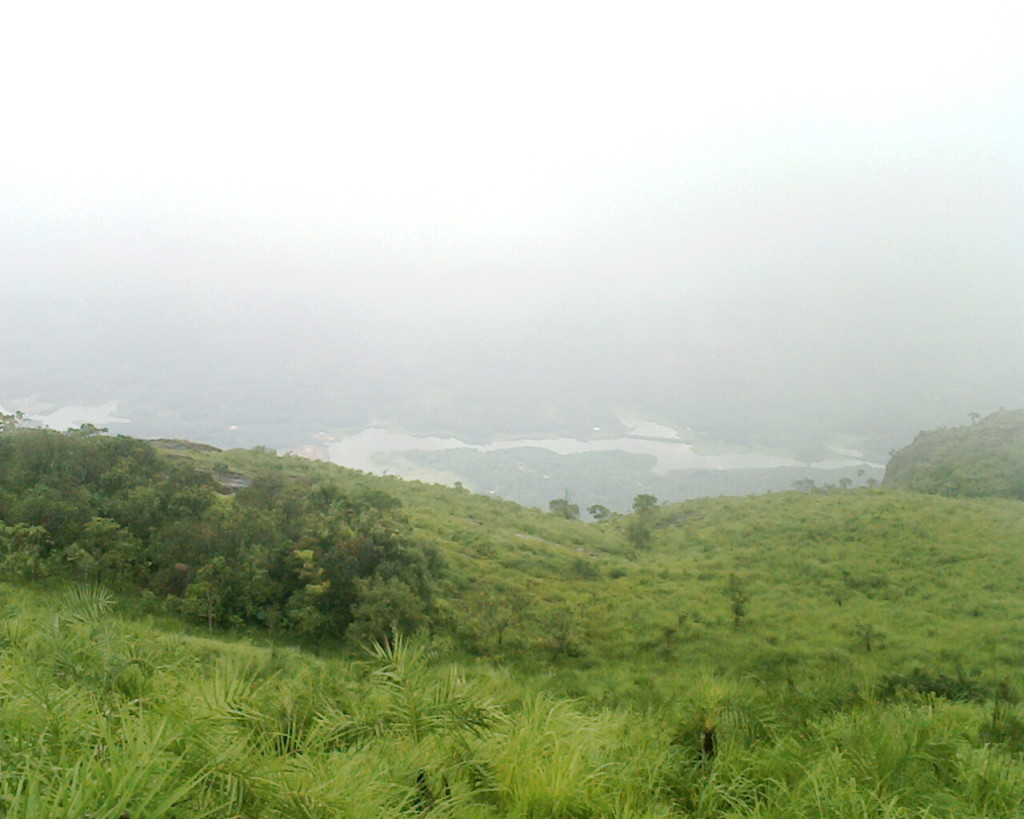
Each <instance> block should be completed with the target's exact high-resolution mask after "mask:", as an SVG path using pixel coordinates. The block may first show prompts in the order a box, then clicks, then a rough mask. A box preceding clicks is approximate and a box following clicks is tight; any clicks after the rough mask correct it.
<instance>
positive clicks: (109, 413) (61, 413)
mask: <svg viewBox="0 0 1024 819" xmlns="http://www.w3.org/2000/svg"><path fill="white" fill-rule="evenodd" d="M0 411H6V410H4V409H3V407H0ZM116 412H117V401H107V403H105V404H93V405H91V406H75V407H61V408H60V409H59V410H54V411H53V412H49V413H45V414H41V413H38V412H29V413H26V415H25V420H26V421H29V422H31V424H36V425H39V426H44V427H49V428H50V429H55V430H57V431H58V432H63V431H64V430H66V429H77V428H78V427H80V426H82V424H92V425H93V426H97V427H106V426H110V425H111V424H127V423H129V419H128V418H118V417H117V416H116V415H115V413H116Z"/></svg>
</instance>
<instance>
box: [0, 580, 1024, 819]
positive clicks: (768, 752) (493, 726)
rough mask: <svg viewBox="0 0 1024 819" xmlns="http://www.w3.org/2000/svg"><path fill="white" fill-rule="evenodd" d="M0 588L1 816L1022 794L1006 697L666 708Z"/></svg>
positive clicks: (830, 808)
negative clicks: (327, 653)
mask: <svg viewBox="0 0 1024 819" xmlns="http://www.w3.org/2000/svg"><path fill="white" fill-rule="evenodd" d="M0 591H2V592H3V595H4V605H3V607H2V610H0V611H2V617H0V736H2V739H3V741H2V742H0V816H4V817H7V818H8V819H37V817H47V819H79V818H80V817H85V816H96V817H99V816H104V817H106V816H110V817H115V816H133V817H134V816H138V817H158V816H168V817H171V816H173V817H180V819H191V818H192V817H218V818H220V819H241V817H250V818H254V817H281V818H282V819H283V818H284V817H287V818H288V819H292V817H323V818H324V819H327V818H328V817H367V819H369V817H374V818H375V819H385V817H387V819H394V818H395V817H416V816H427V817H450V818H452V819H454V818H456V817H495V818H497V817H519V818H520V819H527V817H530V818H535V817H552V818H554V817H620V818H621V819H627V818H628V817H697V818H699V819H713V818H715V819H717V818H718V817H740V816H743V817H764V819H768V818H769V817H775V818H777V817H783V816H786V817H789V816H807V817H829V819H855V817H856V818H857V819H860V818H861V817H880V818H881V819H908V818H909V817H919V818H920V819H937V817H945V818H947V819H954V818H955V819H963V817H991V818H992V819H995V818H996V817H1007V819H1009V817H1016V816H1020V815H1021V811H1022V810H1024V763H1022V761H1021V758H1020V755H1019V751H1020V748H1021V739H1022V736H1024V732H1022V728H1021V726H1022V724H1024V723H1022V716H1024V714H1022V712H1021V709H1020V707H1019V706H1016V705H1014V704H1012V703H1009V702H1007V701H1006V700H1005V699H1003V700H992V701H977V702H973V701H967V702H958V701H954V700H953V699H949V698H945V697H935V696H921V695H918V694H914V693H903V694H892V693H890V694H889V695H886V696H884V697H882V698H879V697H878V695H877V694H875V693H873V692H871V691H869V690H868V689H866V688H865V689H862V690H861V691H860V692H859V693H858V692H855V691H852V692H851V694H850V696H849V697H848V698H847V699H846V700H845V701H844V702H843V703H842V704H841V705H837V704H836V703H834V702H830V701H829V700H828V698H827V697H822V698H819V699H811V700H808V701H806V702H805V703H804V704H803V705H802V707H800V708H799V709H797V708H794V707H793V705H792V704H790V703H788V702H787V698H786V697H772V696H771V695H770V693H769V692H767V691H766V690H765V689H764V687H763V686H762V685H760V684H759V683H758V681H757V680H756V679H753V678H749V677H744V676H743V675H740V674H715V673H713V672H709V671H707V670H704V671H701V672H698V673H696V674H694V675H693V676H692V678H691V679H689V680H688V681H687V683H686V684H684V685H680V686H679V687H678V688H677V689H676V691H675V692H674V697H673V698H672V700H671V702H667V703H665V704H663V705H661V706H658V707H649V708H646V709H637V708H635V707H624V706H619V707H614V706H607V705H605V706H601V705H598V704H595V703H594V702H592V701H586V700H580V699H573V700H570V699H567V698H564V697H561V696H558V695H557V694H552V693H550V692H547V691H545V689H546V688H547V683H546V681H545V679H544V678H543V677H534V678H529V679H524V678H521V677H519V678H513V677H511V676H509V675H508V674H507V673H505V672H503V671H502V670H500V669H498V668H495V667H494V666H492V665H490V664H479V663H476V664H474V666H473V667H472V668H467V667H460V666H458V665H454V664H451V663H450V662H446V661H444V658H443V657H441V656H437V654H436V652H437V647H436V646H435V647H434V648H431V647H430V645H429V644H428V643H426V642H424V640H423V639H422V638H420V639H417V640H413V641H411V642H410V641H406V640H398V641H396V642H393V643H392V644H391V645H390V646H385V647H378V648H377V649H376V650H375V651H373V652H372V653H370V654H368V655H366V657H365V658H364V659H363V660H362V661H359V662H351V661H345V660H341V659H331V658H316V657H313V656H311V655H310V654H307V653H303V652H299V651H295V650H291V649H281V648H278V649H276V650H273V649H269V648H263V647H259V646H255V645H253V644H251V643H249V642H247V641H233V642H227V641H225V640H222V639H221V640H218V639H210V638H206V637H198V636H192V635H189V634H187V633H183V632H181V631H180V630H178V629H174V628H170V627H168V626H167V625H163V626H160V625H157V624H154V623H153V622H152V621H150V622H144V621H139V620H133V619H130V618H122V617H119V616H117V614H116V608H113V609H112V607H111V600H110V598H109V596H107V595H105V594H104V593H103V592H101V591H98V590H96V589H95V588H94V587H92V588H90V587H86V588H81V587H73V588H71V589H69V590H68V591H66V592H64V593H59V594H57V593H44V592H39V591H35V592H32V593H28V592H26V591H25V590H23V589H18V588H11V587H9V586H6V585H0ZM432 653H433V655H434V656H432ZM806 682H807V684H811V681H809V680H808V681H806Z"/></svg>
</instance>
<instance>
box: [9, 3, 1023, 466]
mask: <svg viewBox="0 0 1024 819" xmlns="http://www.w3.org/2000/svg"><path fill="white" fill-rule="evenodd" d="M708 5H710V4H708ZM669 8H670V7H669V6H667V5H665V6H663V5H660V4H652V5H635V4H634V5H630V6H629V7H628V8H627V7H626V6H621V7H619V8H618V9H610V10H605V11H600V10H598V9H596V8H594V7H593V6H592V5H591V4H575V3H574V4H558V3H556V4H553V5H552V4H547V3H545V4H536V5H531V4H522V3H517V4H510V5H507V6H494V5H491V4H477V3H465V4H451V3H442V4H440V5H435V4H426V5H424V4H411V3H410V4H403V3H397V4H382V5H379V6H378V5H373V6H372V7H371V8H366V9H362V10H361V11H358V12H356V11H354V10H353V9H349V8H348V7H347V6H346V5H342V6H338V7H335V8H333V9H328V8H327V7H321V6H319V5H310V6H305V5H297V6H289V7H288V8H287V9H286V8H285V7H280V9H279V10H278V11H277V12H275V13H273V14H271V13H269V12H263V11H259V10H256V9H255V8H252V9H250V8H243V7H237V9H236V10H235V11H233V12H232V13H231V14H227V13H223V14H218V12H217V11H216V10H215V9H213V8H211V7H209V6H208V5H206V4H203V5H201V6H200V5H199V4H189V3H184V4H181V3H177V4H172V5H167V6H165V7H161V8H157V7H151V6H149V5H147V4H142V5H141V6H140V5H138V4H125V5H117V6H107V5H104V4H101V5H100V7H99V8H96V7H93V6H91V5H90V6H88V7H86V6H73V5H69V6H68V7H67V8H65V9H64V10H63V11H62V13H60V14H53V13H51V12H47V11H46V10H45V9H43V8H42V7H36V6H34V5H33V4H22V7H21V8H20V9H19V10H18V11H16V12H14V13H13V15H12V16H11V18H10V20H8V22H6V23H5V27H4V31H3V33H2V34H0V40H2V42H0V67H2V68H3V72H4V76H6V77H7V78H8V79H7V81H6V86H7V87H6V89H5V101H4V111H5V126H4V128H3V129H0V180H2V182H0V185H2V187H0V231H2V232H0V271H2V272H0V276H2V291H0V292H2V296H0V405H2V406H3V407H5V408H7V409H9V410H10V409H17V408H19V407H24V408H28V409H29V410H32V411H35V412H38V413H41V412H43V411H47V410H52V409H54V408H58V407H61V406H64V405H67V404H89V403H102V402H106V401H111V400H116V401H118V413H119V414H120V415H123V416H125V417H129V418H131V419H132V422H133V425H134V427H133V429H134V430H135V431H137V432H139V433H140V434H146V435H154V436H156V435H181V436H191V437H200V438H202V439H205V440H214V441H215V442H217V443H228V444H230V443H240V444H244V445H247V446H250V445H254V444H258V443H266V444H269V445H273V446H282V447H283V446H293V445H298V444H301V443H303V442H304V441H306V440H308V439H309V437H310V436H311V435H312V434H313V433H315V432H316V431H317V430H323V429H327V430H333V431H337V430H345V429H347V430H355V429H359V428H361V427H364V426H367V425H369V424H374V423H378V424H385V425H388V424H390V425H394V426H398V427H402V428H404V429H406V430H408V431H410V432H418V433H424V434H425V433H433V434H446V435H458V436H460V437H462V438H463V439H466V440H479V441H483V440H489V439H494V438H497V437H501V436H508V435H518V434H533V435H535V434H552V435H553V434H568V435H583V434H585V433H586V434H595V432H599V431H600V430H608V431H609V433H611V432H612V431H614V427H615V424H617V423H619V419H620V418H621V413H622V412H624V411H631V412H636V413H640V414H641V415H643V416H644V417H648V418H652V419H656V420H660V421H663V422H665V423H671V424H673V425H675V426H676V427H677V428H684V427H690V428H693V429H694V430H697V431H698V432H701V433H702V434H706V435H708V436H709V437H712V438H719V439H722V440H725V441H730V442H733V443H738V444H745V445H762V446H781V447H786V448H789V449H791V450H793V451H797V450H799V449H801V448H803V449H804V450H806V451H808V452H811V453H813V450H815V448H817V447H818V446H819V445H821V444H822V443H824V442H825V441H827V440H835V439H836V438H837V437H841V436H847V437H848V438H849V437H850V436H852V437H855V438H856V439H857V440H858V441H859V445H860V446H861V447H862V448H864V449H865V451H870V452H885V451H886V450H887V449H888V448H890V447H893V446H899V445H902V444H903V443H905V442H906V440H907V438H908V437H909V436H912V435H913V433H914V432H915V431H916V430H917V429H920V428H924V427H934V426H937V425H940V424H958V423H964V422H966V420H967V416H968V413H970V412H973V411H978V412H982V413H985V412H988V411H992V410H995V409H997V408H999V407H1000V406H1006V407H1011V406H1014V407H1015V406H1024V354H1022V352H1024V275H1022V274H1024V269H1022V261H1024V230H1022V228H1024V224H1022V221H1024V220H1022V216H1024V143H1022V137H1021V134H1024V106H1022V105H1021V101H1022V91H1024V71H1022V68H1024V48H1022V45H1024V42H1022V37H1021V33H1022V25H1021V24H1022V19H1024V12H1021V11H1019V10H1018V9H1016V8H1015V7H1013V6H1012V4H1003V3H994V2H993V3H981V4H977V5H975V6H972V7H971V8H970V9H967V8H966V7H964V8H962V9H960V10H959V11H958V12H957V13H956V14H955V15H954V14H952V13H946V12H944V11H943V10H942V9H939V8H936V9H929V10H922V7H921V6H920V4H918V3H907V4H900V3H896V4H892V3H886V4H884V5H883V4H881V3H878V4H874V5H872V4H866V5H865V4H860V5H857V6H856V7H847V8H845V10H840V9H838V8H836V9H834V10H831V11H828V10H825V9H823V8H822V7H821V6H820V4H802V3H789V4H786V3H784V4H782V5H778V4H773V5H771V6H770V9H769V8H767V7H765V8H764V9H762V8H760V4H734V5H731V6H721V8H718V7H716V10H709V9H705V10H703V11H700V12H698V13H694V12H692V11H689V10H686V9H687V8H688V7H687V6H685V5H682V6H678V7H677V8H674V9H672V10H669ZM617 413H618V414H617ZM595 427H596V428H597V430H595ZM229 430H231V431H232V432H231V433H229ZM239 430H240V431H239ZM232 435H234V437H232ZM810 457H811V455H810V454H809V455H808V459H810Z"/></svg>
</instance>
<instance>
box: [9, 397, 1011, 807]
mask: <svg viewBox="0 0 1024 819" xmlns="http://www.w3.org/2000/svg"><path fill="white" fill-rule="evenodd" d="M4 419H5V420H4V424H3V426H2V431H0V571H2V582H0V593H2V600H0V816H5V817H7V816H10V817H44V816H45V817H69V818H70V817H83V816H94V817H108V816H109V817H116V816H130V817H151V816H152V817H155V816H174V817H257V816H259V817H263V816H266V817H347V816H352V817H396V816H409V817H412V816H434V817H505V816H518V817H675V816H678V817H683V816H685V817H709V818H710V817H741V816H743V817H746V816H750V817H792V816H821V817H825V816H829V817H922V819H923V818H924V817H975V816H976V817H1015V816H1020V815H1022V814H1024V757H1022V754H1024V704H1022V703H1021V701H1020V699H1021V696H1022V695H1024V632H1022V629H1021V626H1022V620H1024V598H1022V596H1021V593H1020V589H1021V583H1022V581H1024V514H1022V512H1024V506H1022V502H1024V412H1022V411H1014V412H1000V413H996V414H994V415H992V416H990V417H988V418H985V419H977V420H976V422H975V423H972V425H970V426H966V427H962V428H957V429H953V430H939V431H934V432H929V433H922V434H921V435H920V436H919V437H918V439H917V440H916V441H915V442H914V443H912V444H911V445H910V446H908V447H907V448H905V449H903V450H900V451H899V452H896V453H894V454H893V458H892V461H891V463H890V468H889V470H888V471H887V474H886V479H885V481H884V482H883V483H882V485H881V486H871V487H869V486H862V487H853V486H849V485H846V486H842V487H827V488H819V487H815V486H813V485H801V486H799V487H797V489H796V490H794V491H790V492H780V493H773V494H766V495H760V496H751V497H747V498H706V499H701V500H695V501H688V502H685V503H681V504H664V503H658V502H657V499H656V498H653V497H650V496H643V495H641V496H638V497H637V500H636V503H635V504H634V510H633V512H632V513H631V514H613V513H606V512H607V510H604V511H603V512H602V513H601V514H600V515H599V517H600V518H601V519H600V520H598V521H596V522H592V523H584V522H581V521H579V520H577V519H574V518H575V516H574V515H572V514H566V512H567V511H569V510H568V507H569V506H570V499H569V497H568V496H567V497H565V498H563V499H561V502H558V499H556V500H555V502H554V503H553V504H552V507H551V512H547V513H545V512H542V511H540V510H537V509H531V508H526V507H522V506H518V505H516V504H513V503H510V502H506V501H502V500H498V499H495V498H489V497H484V496H478V495H473V494H471V493H469V492H467V491H465V490H461V489H453V488H448V487H443V486H439V485H428V484H423V483H416V482H407V481H401V480H398V479H396V478H380V477H374V476H370V475H366V474H364V473H359V472H354V471H351V470H345V469H342V468H340V467H336V466H333V465H329V464H326V463H319V462H312V461H306V460H303V459H300V458H297V457H279V456H277V455H276V454H275V453H274V452H272V451H270V450H264V449H259V448H257V449H254V450H229V451H222V450H218V449H215V448H213V447H208V446H204V445H201V444H193V443H189V442H184V441H170V440H165V441H142V440H137V439H133V438H128V437H124V436H110V435H107V434H105V433H104V432H103V431H102V430H97V429H95V428H93V427H88V426H85V427H82V428H80V429H78V430H72V431H68V432H66V433H57V432H53V431H50V430H43V429H27V428H22V427H19V425H18V424H17V423H16V419H15V418H13V417H11V416H5V417H4ZM579 502H580V503H583V504H585V503H586V499H585V498H581V499H579ZM552 512H553V513H552Z"/></svg>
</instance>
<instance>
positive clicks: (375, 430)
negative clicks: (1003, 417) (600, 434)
mask: <svg viewBox="0 0 1024 819" xmlns="http://www.w3.org/2000/svg"><path fill="white" fill-rule="evenodd" d="M638 430H642V432H644V433H647V432H649V431H653V430H652V429H651V427H647V428H643V427H639V426H638V427H634V429H633V430H632V431H633V432H634V433H635V432H637V431H638ZM658 432H659V433H660V436H659V437H639V436H637V435H635V434H634V435H625V436H621V437H618V438H597V439H594V440H589V441H581V440H578V439H576V438H521V439H517V440H511V441H497V442H495V443H490V444H482V445H481V444H470V443H467V442H465V441H460V440H459V439H457V438H436V437H429V436H426V437H419V436H415V435H408V434H406V433H401V432H392V431H391V430H387V429H382V428H380V427H371V428H369V429H364V430H363V431H362V432H360V433H358V434H356V435H352V436H349V437H348V438H344V439H342V440H340V441H335V442H333V443H331V444H329V445H328V455H329V457H330V460H331V461H332V462H333V463H336V464H340V465H341V466H347V467H350V468H352V469H361V470H363V471H364V472H381V471H382V470H383V468H384V467H383V466H382V465H381V464H380V463H378V462H377V460H376V457H377V456H378V455H382V454H385V453H387V454H393V453H400V452H413V451H417V452H437V451H441V450H446V449H473V450H476V451H477V452H495V451H497V450H503V449H518V448H521V447H539V448H541V449H547V450H550V451H551V452H554V453H556V454H558V455H576V454H579V453H582V452H627V453H631V454H637V455H650V456H653V457H654V458H655V461H656V463H655V466H654V471H655V472H657V473H658V474H662V475H663V474H665V473H666V472H671V471H673V470H676V469H770V468H773V467H786V466H795V467H807V466H811V467H813V468H815V469H839V468H842V467H850V466H868V467H879V468H881V466H882V465H881V464H874V463H870V462H868V461H866V460H865V459H864V458H863V457H861V456H860V453H858V452H854V451H851V450H842V451H841V452H834V457H831V458H829V459H827V460H824V461H819V462H817V463H813V464H807V463H805V462H803V461H797V460H795V459H794V458H787V457H784V456H780V455H769V454H766V453H762V452H729V453H724V454H719V455H704V454H700V453H698V452H695V451H694V449H693V446H692V445H691V444H688V443H686V442H685V441H682V440H680V439H679V437H678V433H676V432H675V431H674V430H671V429H670V428H667V427H662V426H660V425H659V426H658ZM669 435H671V436H672V437H669Z"/></svg>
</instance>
